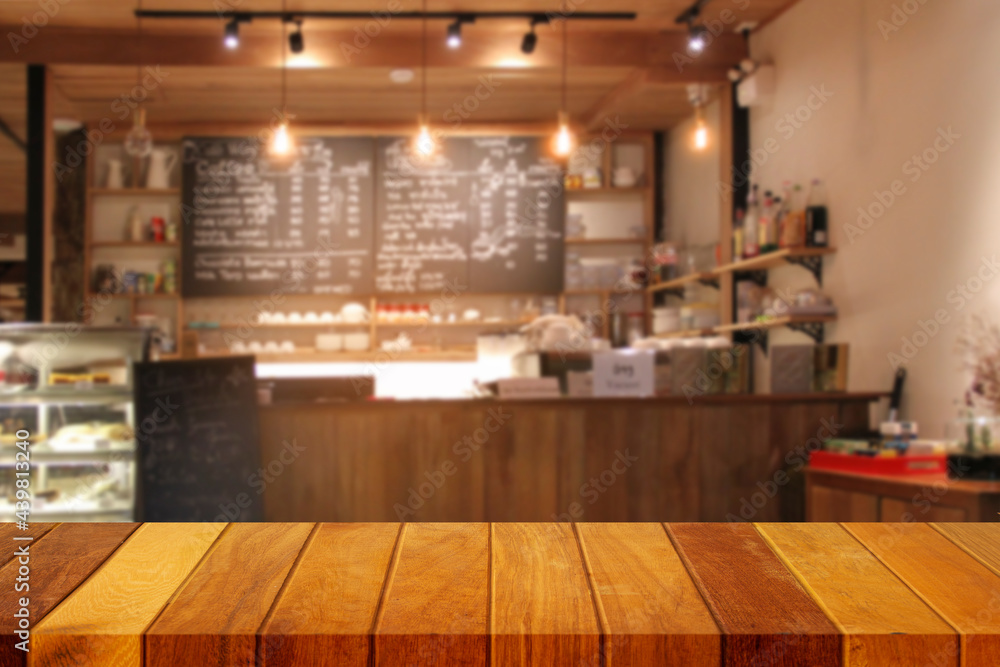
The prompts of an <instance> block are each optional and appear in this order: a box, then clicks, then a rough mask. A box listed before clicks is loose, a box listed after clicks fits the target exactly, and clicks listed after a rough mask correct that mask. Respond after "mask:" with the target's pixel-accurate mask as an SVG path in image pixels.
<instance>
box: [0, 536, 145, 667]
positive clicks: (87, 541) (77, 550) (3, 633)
mask: <svg viewBox="0 0 1000 667" xmlns="http://www.w3.org/2000/svg"><path fill="white" fill-rule="evenodd" d="M138 527H139V526H138V524H134V523H97V524H86V523H63V524H60V525H58V526H56V527H55V528H53V529H52V530H51V531H50V532H48V533H47V534H46V536H45V539H43V540H40V541H38V542H13V544H14V548H12V549H9V553H10V554H11V555H13V554H14V552H15V550H17V549H19V548H20V547H21V546H22V545H23V546H27V551H28V554H27V557H26V558H27V562H25V563H22V562H21V557H20V556H19V557H18V558H17V559H13V560H10V561H9V562H8V563H7V564H6V565H5V566H3V568H0V582H4V586H5V587H6V586H7V585H8V584H9V586H10V588H8V589H7V591H6V592H5V594H4V595H2V596H0V665H2V666H4V667H6V666H7V665H24V664H27V657H28V653H25V652H24V651H21V650H19V649H17V648H16V647H15V643H17V642H21V641H23V640H24V639H23V638H20V637H18V636H17V635H16V634H15V631H17V630H18V619H16V618H15V617H14V612H16V611H18V610H19V609H20V608H21V607H20V603H19V600H20V598H21V597H25V598H28V600H29V601H30V602H29V605H28V610H29V614H30V616H29V621H30V623H31V625H38V623H39V621H41V620H42V619H43V618H45V616H46V614H48V613H49V612H50V611H52V609H53V608H55V606H56V605H57V604H59V603H60V602H61V601H62V599H63V598H65V597H66V596H67V595H69V594H70V593H72V592H73V590H74V589H75V588H76V587H77V586H79V585H80V584H81V583H82V582H83V580H84V579H86V578H87V577H89V576H90V575H91V573H93V572H94V570H96V569H97V568H98V566H100V565H101V563H103V562H104V561H105V560H106V559H107V558H108V556H110V555H111V554H112V553H113V552H114V550H115V549H117V548H118V547H119V546H121V544H122V542H124V541H125V539H126V538H128V536H129V535H131V534H132V532H133V531H135V529H136V528H138ZM19 532H20V531H19ZM9 544H11V542H6V543H5V550H6V545H9ZM22 565H26V566H27V567H28V568H30V572H29V574H28V577H26V578H25V579H26V580H25V581H21V582H17V584H15V582H16V579H17V578H18V576H19V575H18V570H19V568H20V567H21V566H22ZM15 585H20V586H24V588H22V589H21V590H20V591H18V590H17V589H16V588H15ZM29 638H30V637H29ZM28 648H29V649H30V648H31V646H30V643H29V645H28Z"/></svg>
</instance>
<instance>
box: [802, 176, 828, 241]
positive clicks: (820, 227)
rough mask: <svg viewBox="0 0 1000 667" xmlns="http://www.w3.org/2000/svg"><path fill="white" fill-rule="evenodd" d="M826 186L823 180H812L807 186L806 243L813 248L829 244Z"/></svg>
mask: <svg viewBox="0 0 1000 667" xmlns="http://www.w3.org/2000/svg"><path fill="white" fill-rule="evenodd" d="M827 222H828V221H827V209H826V188H825V187H824V186H823V181H821V180H819V179H818V178H817V179H815V180H813V182H812V187H810V188H809V200H808V204H807V206H806V245H807V246H812V247H814V248H825V247H826V246H827V245H828V244H829V232H828V229H827Z"/></svg>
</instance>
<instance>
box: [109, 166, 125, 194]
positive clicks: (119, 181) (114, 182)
mask: <svg viewBox="0 0 1000 667" xmlns="http://www.w3.org/2000/svg"><path fill="white" fill-rule="evenodd" d="M104 187H106V188H108V189H110V190H121V189H122V188H124V187H125V165H123V164H122V161H121V160H114V159H111V160H108V179H107V181H105V183H104Z"/></svg>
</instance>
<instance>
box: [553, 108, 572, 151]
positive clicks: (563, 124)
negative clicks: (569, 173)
mask: <svg viewBox="0 0 1000 667" xmlns="http://www.w3.org/2000/svg"><path fill="white" fill-rule="evenodd" d="M575 144H576V141H575V139H574V137H573V131H572V130H570V128H569V117H568V116H567V115H566V114H565V113H560V114H559V131H558V132H556V136H555V140H554V143H553V150H554V152H555V154H556V155H558V156H560V157H567V156H569V154H570V153H572V152H573V148H574V145H575Z"/></svg>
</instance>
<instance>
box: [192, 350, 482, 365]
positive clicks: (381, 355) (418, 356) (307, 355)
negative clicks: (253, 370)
mask: <svg viewBox="0 0 1000 667" xmlns="http://www.w3.org/2000/svg"><path fill="white" fill-rule="evenodd" d="M247 355H250V356H253V357H255V358H256V360H257V363H262V364H280V363H284V362H289V363H296V362H303V361H308V362H314V363H324V362H346V363H350V362H369V361H372V362H374V361H378V362H385V361H409V362H434V361H475V360H476V359H477V353H476V351H475V350H471V349H469V350H467V349H455V350H426V351H421V350H411V351H409V352H388V351H386V350H365V351H360V352H324V351H322V350H315V349H313V348H304V347H300V348H298V349H297V350H296V351H295V352H292V353H286V354H281V353H271V352H258V353H253V352H247V353H246V355H232V354H230V353H228V352H224V351H221V350H220V351H219V352H217V353H214V352H213V353H208V354H203V355H200V356H199V357H198V358H199V359H210V358H213V357H229V356H247Z"/></svg>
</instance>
